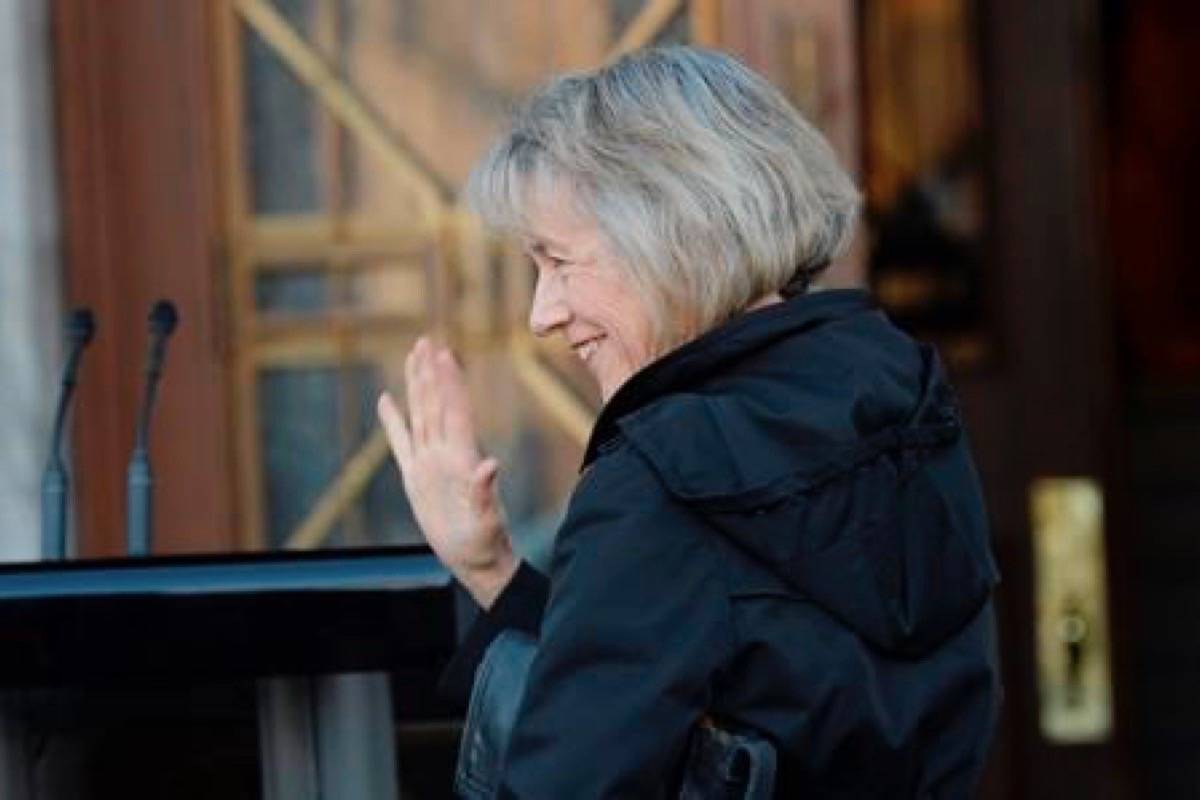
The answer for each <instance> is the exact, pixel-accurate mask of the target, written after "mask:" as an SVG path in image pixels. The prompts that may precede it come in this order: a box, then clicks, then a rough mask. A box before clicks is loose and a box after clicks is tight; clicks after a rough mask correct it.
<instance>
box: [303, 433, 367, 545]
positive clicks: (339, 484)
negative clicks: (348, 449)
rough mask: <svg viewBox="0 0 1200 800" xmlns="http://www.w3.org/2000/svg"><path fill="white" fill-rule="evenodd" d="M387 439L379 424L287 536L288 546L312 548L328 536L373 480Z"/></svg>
mask: <svg viewBox="0 0 1200 800" xmlns="http://www.w3.org/2000/svg"><path fill="white" fill-rule="evenodd" d="M388 452H389V450H388V442H387V437H386V436H384V433H383V429H382V428H378V427H377V428H376V429H375V430H374V431H373V432H372V433H371V436H370V437H369V438H368V439H367V441H366V442H364V443H363V445H362V447H360V448H359V449H358V452H356V453H355V454H354V455H353V456H351V457H350V460H349V461H347V462H346V463H345V464H343V465H342V469H341V472H339V473H338V474H337V477H336V478H334V479H333V480H332V481H331V482H330V483H329V485H328V486H326V487H325V491H324V492H322V493H321V496H320V497H319V498H317V502H316V503H314V504H313V507H312V510H311V511H309V512H308V516H306V517H305V518H304V519H303V520H302V521H301V522H300V524H299V525H297V526H296V528H295V529H294V530H293V531H292V535H291V536H289V537H288V539H287V542H286V543H285V544H284V548H285V549H287V550H312V549H313V548H315V547H320V546H321V544H322V543H323V542H324V541H325V540H326V539H328V538H329V534H330V533H331V532H332V531H333V526H334V525H336V524H337V521H338V520H339V519H341V518H342V515H343V514H345V513H346V512H347V511H348V510H349V509H350V507H351V506H352V505H353V504H354V502H355V501H356V500H357V499H358V498H359V496H360V495H361V494H362V493H363V491H364V490H365V489H366V488H367V484H368V483H370V482H371V478H372V477H374V475H375V472H376V470H378V469H379V467H380V466H381V465H382V464H383V463H384V462H385V461H386V460H387V457H388Z"/></svg>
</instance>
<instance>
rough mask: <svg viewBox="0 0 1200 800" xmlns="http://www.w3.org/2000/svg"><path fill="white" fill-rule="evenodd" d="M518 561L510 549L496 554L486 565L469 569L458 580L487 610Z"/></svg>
mask: <svg viewBox="0 0 1200 800" xmlns="http://www.w3.org/2000/svg"><path fill="white" fill-rule="evenodd" d="M520 563H521V559H520V558H518V557H517V556H516V555H515V554H514V553H513V552H512V551H511V550H510V551H507V552H506V553H504V554H503V555H501V556H497V557H496V559H495V560H494V561H493V562H492V563H491V564H489V565H488V566H486V567H476V568H474V569H472V570H470V572H469V573H466V574H464V575H462V576H460V577H459V580H460V581H461V582H462V584H463V586H464V587H465V588H466V590H467V592H468V593H469V594H470V595H471V597H472V598H473V599H474V600H475V602H476V603H478V604H479V606H480V607H481V608H483V609H484V610H487V609H489V608H491V607H492V604H493V603H495V602H496V598H497V597H499V596H500V593H501V592H502V591H504V587H506V586H508V584H509V582H510V581H511V580H512V577H513V575H515V574H516V572H517V567H518V566H520Z"/></svg>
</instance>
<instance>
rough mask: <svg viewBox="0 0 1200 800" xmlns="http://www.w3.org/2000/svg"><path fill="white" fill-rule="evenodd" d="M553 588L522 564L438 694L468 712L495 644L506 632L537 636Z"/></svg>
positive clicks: (457, 654)
mask: <svg viewBox="0 0 1200 800" xmlns="http://www.w3.org/2000/svg"><path fill="white" fill-rule="evenodd" d="M549 586H550V583H549V581H548V580H547V578H546V576H545V575H543V574H542V573H540V572H538V571H537V570H536V569H534V568H533V567H531V566H530V565H529V563H528V562H525V561H522V562H521V564H520V566H518V567H517V572H516V574H515V575H513V577H512V579H511V580H510V581H509V582H508V585H507V586H505V587H504V590H503V591H501V592H500V595H499V596H498V597H497V598H496V602H494V603H493V604H492V607H491V608H489V609H486V610H484V611H480V613H479V616H478V617H476V618H475V622H474V623H472V625H471V627H470V628H469V629H468V630H467V635H466V636H465V637H464V638H463V640H462V643H461V644H459V646H458V649H456V650H455V651H454V657H453V658H451V659H450V662H449V663H448V664H447V665H446V667H445V669H443V670H442V674H441V677H440V678H439V680H438V694H440V695H441V696H442V697H444V698H446V699H447V700H450V701H452V702H454V703H456V704H458V705H459V706H460V707H464V708H465V707H466V705H467V700H468V698H469V697H470V696H471V686H472V684H473V683H474V681H475V674H476V672H477V671H478V669H479V664H480V662H481V661H483V658H484V654H485V653H486V652H487V650H488V648H489V647H490V645H491V644H492V641H493V640H494V639H496V637H497V636H499V635H500V634H501V633H503V632H504V631H506V630H513V631H518V632H520V633H525V634H529V635H531V636H537V632H538V628H540V627H541V624H542V613H543V612H544V611H545V607H546V595H547V594H548V593H549Z"/></svg>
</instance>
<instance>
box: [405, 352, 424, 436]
mask: <svg viewBox="0 0 1200 800" xmlns="http://www.w3.org/2000/svg"><path fill="white" fill-rule="evenodd" d="M423 342H424V339H418V340H417V343H416V344H415V345H413V349H412V350H409V351H408V355H407V356H406V357H405V359H404V391H405V393H406V394H407V395H408V419H409V424H411V425H412V442H413V444H414V445H415V446H417V447H420V446H422V445H424V444H425V441H426V436H425V432H426V427H425V405H424V402H423V400H422V397H421V369H420V363H421V349H422V344H423Z"/></svg>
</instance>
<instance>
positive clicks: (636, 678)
mask: <svg viewBox="0 0 1200 800" xmlns="http://www.w3.org/2000/svg"><path fill="white" fill-rule="evenodd" d="M469 196H470V198H471V200H472V202H473V205H474V207H475V208H476V209H477V210H478V211H479V212H480V213H481V214H482V216H483V217H484V218H485V220H486V221H487V222H489V223H491V224H492V225H493V226H496V227H498V228H500V229H503V230H506V231H511V232H513V233H515V234H517V235H519V236H521V237H522V239H523V242H524V245H525V249H526V251H527V253H528V255H529V259H530V261H531V262H532V264H533V266H534V267H535V268H536V271H537V288H536V291H535V296H534V301H533V307H532V311H531V315H530V326H531V328H532V329H533V332H534V333H535V334H537V335H539V336H551V335H558V336H562V337H563V338H564V339H565V340H566V341H567V343H568V344H569V345H570V346H571V347H572V348H573V349H574V350H575V352H576V353H577V354H578V355H579V357H580V358H581V359H582V361H583V363H584V364H585V365H586V367H587V370H588V371H589V373H590V374H591V375H592V377H593V378H594V379H595V380H596V382H597V383H598V384H599V387H600V392H601V395H602V398H603V400H604V406H603V409H602V411H601V414H600V417H599V419H598V420H597V422H596V425H595V428H594V430H593V432H592V436H591V440H590V442H589V444H588V446H587V450H586V454H585V456H584V463H583V470H582V475H581V478H580V481H579V484H578V486H577V487H576V489H575V491H574V493H573V495H572V498H571V501H570V506H569V508H568V512H567V516H566V519H565V521H564V522H563V524H562V527H561V529H560V531H559V533H558V537H557V540H556V543H555V552H554V558H553V564H552V568H551V571H550V575H549V576H548V577H543V576H541V575H540V574H538V573H537V572H535V571H534V570H533V569H532V568H531V567H529V566H528V565H525V564H521V563H520V562H519V560H518V559H517V558H516V557H515V556H514V555H513V552H512V549H511V547H510V545H509V540H508V535H507V533H506V530H505V523H504V515H503V513H502V511H501V509H500V506H499V503H498V500H497V496H496V476H497V470H498V465H497V463H496V461H495V460H494V459H490V458H484V457H482V455H481V454H480V453H479V450H478V448H477V445H476V443H475V437H474V430H473V426H472V422H471V411H470V408H469V406H468V401H467V396H466V390H465V388H464V384H463V379H462V375H461V373H460V372H459V369H458V367H457V366H456V364H455V361H454V359H453V357H452V356H451V354H450V353H449V352H448V351H446V350H445V349H444V348H441V347H438V346H435V345H434V344H432V343H430V342H429V341H426V340H422V341H419V342H418V343H417V344H416V346H415V347H414V348H413V350H412V352H411V353H410V355H409V357H408V361H407V364H406V369H407V372H406V377H407V394H408V418H407V419H405V417H404V415H403V414H401V412H400V411H399V410H398V409H397V407H396V405H395V403H394V402H393V401H392V400H391V398H389V397H388V396H386V395H385V396H384V397H382V398H381V400H380V408H379V411H380V417H381V420H382V422H383V424H384V426H385V427H386V430H387V432H388V435H389V438H390V441H391V443H392V447H393V449H394V451H395V454H396V457H397V460H398V462H399V465H400V469H401V472H402V474H403V478H404V485H405V489H406V491H407V493H408V496H409V498H410V502H411V504H412V507H413V509H414V512H415V514H416V518H417V521H418V523H419V524H420V526H421V528H422V530H423V532H424V534H425V536H426V537H427V539H428V541H429V544H430V545H431V546H432V547H433V549H434V551H435V552H436V553H437V555H438V557H439V558H440V559H441V560H442V561H443V562H444V563H445V564H446V566H447V567H448V568H449V569H450V570H452V571H453V573H454V574H455V575H456V576H457V577H458V578H459V579H460V580H461V582H462V584H463V585H464V586H465V587H466V588H467V589H468V591H469V592H470V593H471V595H472V597H474V599H475V600H476V601H477V602H478V604H479V605H480V607H481V608H482V609H484V612H483V614H482V616H481V618H480V620H479V622H478V623H477V624H476V626H475V628H474V629H473V630H472V632H471V634H470V636H469V637H468V640H467V642H466V643H465V644H464V646H463V649H462V651H461V652H460V653H459V654H458V656H457V657H456V660H455V663H454V664H452V665H451V668H450V670H449V671H448V673H447V676H446V682H447V684H448V685H449V686H450V687H451V688H454V687H457V688H458V689H459V690H460V691H463V692H464V693H465V691H467V690H470V687H471V683H472V681H473V680H474V682H475V688H474V696H473V697H472V710H471V712H470V714H469V717H468V727H469V731H468V735H467V739H466V740H465V741H464V745H463V754H462V761H460V764H461V765H462V766H463V772H462V773H461V774H460V784H459V789H460V791H463V792H465V793H468V794H471V793H478V794H481V795H489V794H498V795H499V796H504V797H522V798H585V797H618V796H619V797H658V796H670V795H672V794H678V793H679V791H680V786H681V784H682V783H683V782H684V781H690V780H691V777H689V774H690V771H691V770H693V768H694V767H695V766H696V764H695V757H696V742H697V737H698V735H699V734H698V731H704V730H711V727H712V726H715V727H716V728H717V729H719V730H723V731H727V732H733V734H734V735H735V736H737V737H742V738H741V739H739V740H738V741H743V742H745V741H749V742H754V741H765V742H768V743H769V744H770V745H771V748H769V749H773V751H774V753H775V754H776V756H777V771H776V774H775V776H774V778H775V780H774V783H775V788H774V793H775V796H778V797H797V796H811V797H855V798H860V797H880V798H901V797H939V798H940V797H960V796H965V795H966V794H968V793H969V792H970V790H971V788H972V786H973V785H974V783H975V781H976V780H977V778H978V775H979V772H980V769H981V765H982V761H983V758H984V754H985V751H986V747H987V744H988V740H989V737H990V732H991V729H992V727H993V724H994V721H995V714H996V707H997V698H998V693H999V690H998V684H997V668H996V659H995V653H994V649H993V643H992V642H993V622H992V612H991V607H990V594H991V589H992V586H993V584H994V583H995V580H996V573H995V568H994V565H993V563H992V560H991V557H990V555H989V552H988V541H987V532H986V523H985V513H984V510H983V505H982V501H981V498H980V494H979V489H978V486H977V481H976V478H975V474H974V468H973V466H972V463H971V459H970V455H969V453H968V449H967V445H966V440H965V435H964V434H963V432H962V430H961V425H960V421H959V417H958V413H957V409H956V407H955V403H954V399H953V396H952V393H951V391H950V389H949V387H948V386H947V384H946V383H945V379H944V377H943V375H942V371H941V367H940V366H939V363H938V361H937V359H936V357H935V356H934V354H933V353H932V351H931V350H930V349H929V348H928V347H925V346H922V345H918V344H917V343H915V342H913V341H912V340H910V339H909V338H908V337H906V336H905V335H904V334H903V333H901V332H900V331H898V330H897V329H896V328H894V327H893V326H892V325H891V324H890V323H889V322H888V320H887V319H886V318H885V317H884V315H883V314H882V313H881V312H879V311H878V310H877V309H876V308H875V307H874V306H873V305H872V303H871V301H870V299H869V298H868V296H867V295H866V294H865V293H863V292H860V291H850V290H842V291H817V290H815V289H811V288H810V283H811V282H812V281H813V279H815V278H817V277H818V276H819V274H820V271H821V270H822V269H823V268H824V267H825V265H827V264H828V263H829V261H830V260H831V259H832V258H834V257H836V256H837V255H838V254H839V253H840V252H841V251H842V249H843V248H844V247H845V246H846V243H847V242H848V240H849V239H850V237H851V235H852V230H853V225H854V220H855V216H856V211H857V208H858V195H857V192H856V191H855V189H854V187H853V185H852V184H851V182H850V181H849V179H848V178H847V177H846V175H845V174H844V173H843V171H842V170H841V169H840V167H839V166H838V165H837V163H836V161H835V159H834V157H833V154H832V152H831V150H830V148H829V147H828V145H827V144H826V143H825V141H824V140H823V139H822V138H821V136H820V135H819V134H818V133H817V132H816V130H815V129H814V128H813V127H812V126H810V125H809V124H808V123H807V122H805V121H804V120H803V119H802V118H801V116H800V115H799V114H798V113H797V112H796V111H795V110H794V109H793V108H791V106H790V105H789V104H788V103H787V101H786V100H784V98H783V97H782V95H781V94H780V93H779V92H778V91H777V90H775V89H774V88H773V87H772V86H770V85H769V84H768V83H767V82H766V81H764V80H763V79H762V78H760V77H759V76H757V75H755V74H754V73H753V72H751V71H750V70H748V69H747V68H746V67H744V66H743V65H741V64H740V63H739V62H737V61H736V60H734V59H732V58H730V57H728V56H725V55H722V54H719V53H716V52H710V51H705V50H699V49H692V48H683V47H674V48H666V49H658V50H650V51H644V52H641V53H637V54H634V55H632V56H627V57H625V58H623V59H622V60H620V61H618V62H617V63H615V64H613V65H611V66H608V67H605V68H602V69H599V70H597V71H595V72H590V73H585V74H578V75H570V76H567V77H562V78H559V79H557V80H555V81H553V82H552V83H550V84H549V85H548V86H546V87H545V88H543V89H542V90H541V91H539V92H538V93H537V94H536V95H535V96H534V97H533V98H532V99H531V100H530V101H529V102H528V104H527V105H526V106H525V107H524V109H523V110H522V111H521V112H520V113H519V114H518V115H517V116H516V118H515V120H514V122H513V125H512V128H511V130H510V131H509V132H508V133H507V135H505V136H504V137H503V138H502V139H501V140H500V141H499V143H498V144H497V145H496V146H495V147H494V148H493V149H492V150H491V152H490V153H489V154H488V155H487V156H486V157H485V158H484V160H483V162H482V163H481V164H480V165H479V166H478V167H477V169H476V171H475V173H474V174H473V177H472V180H471V183H470V186H469ZM511 631H517V632H520V636H518V638H517V640H518V641H519V640H520V639H521V637H522V636H523V637H527V638H526V641H530V642H535V646H533V647H532V648H526V649H524V650H522V649H521V648H519V647H518V648H515V649H514V648H513V647H511V646H509V645H511V644H512V642H513V641H514V639H513V638H512V637H510V636H509V635H508V632H511ZM493 640H494V641H493ZM502 645H503V646H502ZM489 647H490V648H491V649H490V650H489V649H488V648H489ZM485 650H486V651H487V652H488V655H487V657H486V659H485V660H484V666H483V667H479V668H477V666H476V665H477V664H479V663H480V659H481V657H482V656H483V653H484V652H485ZM500 651H503V652H500ZM498 653H499V654H498ZM526 666H527V667H528V669H527V670H526V669H525V667H526ZM476 673H478V674H476ZM506 687H507V688H506ZM506 699H508V700H509V701H510V702H509V704H508V706H507V707H505V701H506ZM724 741H728V740H727V739H726V740H724ZM497 743H499V744H497ZM689 743H690V744H689ZM689 746H690V747H691V748H692V750H691V755H688V754H689V749H688V748H689ZM497 748H498V749H497ZM768 760H769V759H768ZM759 789H761V786H760V787H759Z"/></svg>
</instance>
